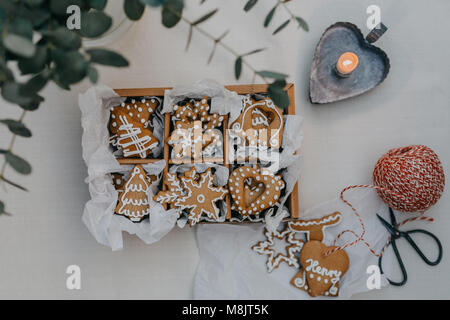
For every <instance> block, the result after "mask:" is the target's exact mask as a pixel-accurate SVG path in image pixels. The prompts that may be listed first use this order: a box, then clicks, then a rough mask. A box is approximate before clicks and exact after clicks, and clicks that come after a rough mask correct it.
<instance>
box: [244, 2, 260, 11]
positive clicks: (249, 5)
mask: <svg viewBox="0 0 450 320" xmlns="http://www.w3.org/2000/svg"><path fill="white" fill-rule="evenodd" d="M257 2H258V0H248V1H247V3H246V4H245V6H244V11H245V12H247V11H250V10H251V9H252V8H253V7H254V6H255V4H256V3H257Z"/></svg>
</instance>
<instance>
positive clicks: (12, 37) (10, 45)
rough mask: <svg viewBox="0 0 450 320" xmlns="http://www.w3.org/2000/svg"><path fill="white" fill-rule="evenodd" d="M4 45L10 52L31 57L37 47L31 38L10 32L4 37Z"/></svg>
mask: <svg viewBox="0 0 450 320" xmlns="http://www.w3.org/2000/svg"><path fill="white" fill-rule="evenodd" d="M3 45H4V46H5V48H6V49H8V50H9V51H10V52H12V53H14V54H17V55H18V56H21V57H25V58H30V57H32V56H33V55H34V54H35V52H36V47H35V45H34V44H33V42H32V41H31V40H30V39H27V38H25V37H22V36H19V35H16V34H13V33H9V34H7V35H6V37H5V38H4V39H3Z"/></svg>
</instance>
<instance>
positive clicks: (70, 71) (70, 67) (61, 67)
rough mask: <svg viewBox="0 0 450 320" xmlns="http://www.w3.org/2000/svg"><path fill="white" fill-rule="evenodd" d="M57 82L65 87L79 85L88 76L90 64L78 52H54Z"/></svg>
mask: <svg viewBox="0 0 450 320" xmlns="http://www.w3.org/2000/svg"><path fill="white" fill-rule="evenodd" d="M54 61H55V63H56V68H55V74H56V79H57V80H56V81H58V82H59V83H61V84H62V85H64V86H68V85H71V84H74V83H77V82H79V81H81V80H83V78H84V77H85V76H86V74H87V67H88V65H89V62H88V61H86V59H85V58H84V56H83V55H82V54H81V53H79V52H78V51H75V50H74V51H57V50H55V52H54Z"/></svg>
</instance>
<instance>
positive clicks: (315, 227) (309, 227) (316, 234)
mask: <svg viewBox="0 0 450 320" xmlns="http://www.w3.org/2000/svg"><path fill="white" fill-rule="evenodd" d="M341 220H342V214H341V213H340V212H337V211H336V212H334V213H332V214H330V215H327V216H325V217H322V218H320V219H311V220H295V221H291V222H289V228H290V229H291V230H294V231H297V232H305V233H306V239H307V241H310V240H318V241H322V240H323V233H324V231H325V229H326V228H328V227H332V226H335V225H337V224H339V223H340V222H341Z"/></svg>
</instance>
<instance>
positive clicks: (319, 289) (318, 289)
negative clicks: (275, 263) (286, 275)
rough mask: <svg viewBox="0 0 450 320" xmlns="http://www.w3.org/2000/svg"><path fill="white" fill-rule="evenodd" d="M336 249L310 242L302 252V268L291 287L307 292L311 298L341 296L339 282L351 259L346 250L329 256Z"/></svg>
mask: <svg viewBox="0 0 450 320" xmlns="http://www.w3.org/2000/svg"><path fill="white" fill-rule="evenodd" d="M334 248H335V247H327V246H325V245H324V244H323V243H322V242H320V241H315V240H313V241H308V242H306V243H305V244H304V245H303V248H302V251H301V252H300V262H301V264H302V268H301V269H300V271H299V272H298V273H297V274H296V275H295V276H294V278H292V280H291V282H290V283H291V285H293V286H294V287H296V288H298V289H301V290H304V291H306V292H307V293H308V294H309V295H310V296H311V297H317V296H319V295H324V296H330V297H336V296H338V295H339V281H340V280H341V279H342V277H343V276H344V274H345V273H346V272H347V270H348V267H349V259H348V255H347V253H346V252H345V250H338V251H335V252H333V253H330V254H328V255H327V252H329V251H330V250H333V249H334Z"/></svg>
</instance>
